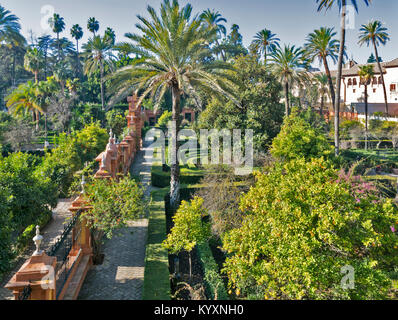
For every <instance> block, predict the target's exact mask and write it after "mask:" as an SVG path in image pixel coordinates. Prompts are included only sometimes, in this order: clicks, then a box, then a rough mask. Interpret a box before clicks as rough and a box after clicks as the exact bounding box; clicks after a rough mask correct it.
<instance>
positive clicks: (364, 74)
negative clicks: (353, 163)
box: [358, 64, 374, 150]
mask: <svg viewBox="0 0 398 320" xmlns="http://www.w3.org/2000/svg"><path fill="white" fill-rule="evenodd" d="M358 75H359V77H360V79H361V84H363V85H364V86H365V92H364V96H365V149H366V150H368V85H370V83H371V82H372V79H373V77H374V70H373V65H371V64H370V65H364V66H360V67H359V72H358Z"/></svg>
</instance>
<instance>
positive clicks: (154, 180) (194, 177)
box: [151, 165, 204, 188]
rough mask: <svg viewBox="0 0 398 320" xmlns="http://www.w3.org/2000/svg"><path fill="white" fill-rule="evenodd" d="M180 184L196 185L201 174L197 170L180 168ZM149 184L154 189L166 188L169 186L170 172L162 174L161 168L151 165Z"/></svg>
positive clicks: (201, 176)
mask: <svg viewBox="0 0 398 320" xmlns="http://www.w3.org/2000/svg"><path fill="white" fill-rule="evenodd" d="M180 170H181V171H180V183H181V184H198V183H199V182H200V180H201V179H202V178H203V176H204V175H203V172H202V171H201V170H198V169H190V168H187V167H185V166H183V167H181V168H180ZM151 184H152V186H154V187H158V188H166V187H169V186H170V171H169V172H164V171H163V170H162V166H159V165H152V169H151Z"/></svg>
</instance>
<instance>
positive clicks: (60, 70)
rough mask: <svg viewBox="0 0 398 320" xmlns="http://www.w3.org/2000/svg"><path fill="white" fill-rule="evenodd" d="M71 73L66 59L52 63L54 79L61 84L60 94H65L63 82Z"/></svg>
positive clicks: (64, 82)
mask: <svg viewBox="0 0 398 320" xmlns="http://www.w3.org/2000/svg"><path fill="white" fill-rule="evenodd" d="M71 73H72V72H71V70H70V68H69V64H68V62H67V61H59V62H57V63H56V64H55V65H54V70H53V75H54V79H55V80H56V81H57V82H58V83H59V85H60V86H61V93H62V95H65V84H66V81H67V80H68V79H69V78H70V77H71Z"/></svg>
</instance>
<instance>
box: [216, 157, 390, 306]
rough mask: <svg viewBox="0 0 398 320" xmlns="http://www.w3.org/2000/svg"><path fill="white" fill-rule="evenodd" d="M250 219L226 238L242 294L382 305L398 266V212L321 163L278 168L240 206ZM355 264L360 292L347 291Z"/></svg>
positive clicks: (233, 282)
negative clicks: (347, 276) (348, 273)
mask: <svg viewBox="0 0 398 320" xmlns="http://www.w3.org/2000/svg"><path fill="white" fill-rule="evenodd" d="M241 209H242V210H243V211H244V212H246V214H247V218H246V219H245V221H244V222H243V225H242V227H241V228H239V229H235V230H232V231H231V232H229V233H228V234H227V235H225V237H224V238H223V247H224V249H225V250H227V252H228V254H229V256H228V257H227V259H226V263H225V268H224V272H225V273H226V274H227V275H228V277H229V283H230V286H231V288H235V289H236V292H237V294H238V295H244V296H248V295H255V296H256V297H262V298H265V299H380V298H381V299H383V298H386V297H387V294H388V291H389V289H390V288H391V281H390V279H389V278H388V273H389V272H390V271H392V270H393V268H394V266H396V265H397V262H398V252H397V250H396V248H397V245H398V235H397V234H396V233H394V232H393V231H394V229H393V227H394V228H395V230H396V229H397V223H398V219H397V218H398V215H397V208H396V206H395V205H394V204H393V203H392V201H391V200H386V199H383V198H382V197H380V196H379V194H378V193H377V191H376V188H375V187H374V186H373V185H372V184H370V183H366V182H363V181H361V180H360V179H359V178H356V177H352V176H348V175H346V174H345V173H344V172H340V173H339V172H337V170H335V169H333V168H331V167H328V164H327V162H326V161H325V160H323V159H314V160H312V161H311V162H305V160H304V159H297V160H293V161H291V162H289V163H285V164H276V165H275V166H274V167H273V168H271V169H270V171H269V172H268V173H266V174H258V175H257V183H256V185H255V187H253V188H252V189H251V190H250V191H249V192H248V193H247V194H246V195H244V196H243V198H242V201H241ZM344 266H352V267H353V268H354V272H355V287H354V288H353V289H345V288H343V286H342V285H341V282H342V279H343V276H344V274H342V273H341V271H342V269H341V268H342V267H344Z"/></svg>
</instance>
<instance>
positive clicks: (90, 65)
mask: <svg viewBox="0 0 398 320" xmlns="http://www.w3.org/2000/svg"><path fill="white" fill-rule="evenodd" d="M83 48H84V50H85V52H84V54H83V55H84V57H85V64H84V73H85V74H93V73H94V72H97V71H99V72H100V87H101V105H102V110H105V95H104V73H105V66H108V68H109V69H110V70H111V71H112V70H113V69H114V58H115V57H114V55H113V52H112V49H113V41H112V39H111V38H109V37H106V36H104V37H101V36H95V37H94V38H92V39H90V40H89V41H88V42H87V43H86V44H85V45H84V46H83Z"/></svg>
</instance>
